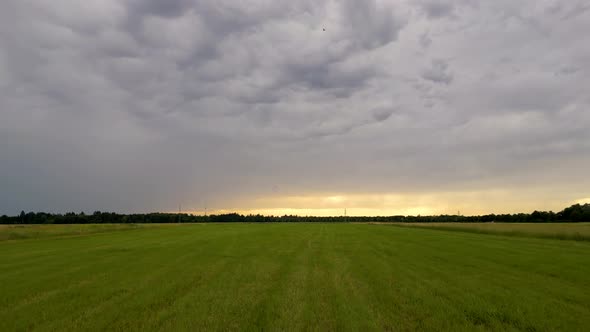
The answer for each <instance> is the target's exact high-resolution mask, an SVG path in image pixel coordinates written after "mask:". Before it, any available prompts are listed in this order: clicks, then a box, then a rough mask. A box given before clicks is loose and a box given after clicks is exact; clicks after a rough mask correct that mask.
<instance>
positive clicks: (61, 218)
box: [0, 204, 590, 224]
mask: <svg viewBox="0 0 590 332" xmlns="http://www.w3.org/2000/svg"><path fill="white" fill-rule="evenodd" d="M208 222H212V223H226V222H252V223H265V222H463V223H473V222H504V223H550V222H590V204H584V205H581V204H576V205H572V206H570V207H568V208H565V209H564V210H563V211H560V212H557V213H554V212H552V211H549V212H545V211H535V212H533V213H517V214H488V215H481V216H460V215H438V216H387V217H351V216H349V217H345V216H341V217H313V216H294V215H284V216H263V215H259V214H257V215H241V214H237V213H229V214H220V215H208V216H203V215H193V214H186V213H147V214H119V213H114V212H101V211H96V212H94V213H92V214H85V213H84V212H80V213H75V212H69V213H65V214H59V213H45V212H37V213H35V212H28V213H26V212H24V211H22V212H21V213H20V214H19V215H17V216H6V215H3V216H0V224H103V223H115V224H117V223H138V224H139V223H208Z"/></svg>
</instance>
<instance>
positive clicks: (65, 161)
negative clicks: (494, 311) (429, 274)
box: [0, 0, 590, 214]
mask: <svg viewBox="0 0 590 332" xmlns="http://www.w3.org/2000/svg"><path fill="white" fill-rule="evenodd" d="M0 9H1V10H0V161H1V162H0V174H1V175H0V188H1V189H0V214H1V213H16V212H19V211H20V210H21V209H25V210H47V211H56V212H59V211H67V210H87V211H89V210H93V209H101V210H115V211H120V212H131V211H137V212H141V211H158V210H174V209H175V207H177V206H178V204H183V205H185V206H189V207H190V206H192V207H194V209H197V208H198V207H202V206H204V205H208V206H209V207H210V208H211V209H218V210H221V209H224V208H228V209H229V208H235V209H241V210H256V209H278V208H280V209H289V208H292V209H304V208H305V206H301V205H300V204H299V203H296V202H295V201H293V200H291V199H289V197H308V198H309V199H311V198H313V197H316V198H317V197H333V196H338V195H344V196H346V197H349V200H348V201H347V204H348V205H355V204H356V206H357V208H358V209H363V208H364V209H377V210H379V209H380V210H381V211H394V209H398V211H402V210H403V209H406V210H403V211H413V210H411V209H412V207H421V208H422V209H423V210H424V209H430V210H432V211H433V212H437V211H442V210H444V209H446V208H443V207H444V206H452V205H457V204H454V203H452V201H453V200H452V199H449V198H447V197H449V196H448V195H449V194H448V193H474V192H477V193H485V192H487V191H490V192H492V191H493V192H502V193H503V194H502V195H504V196H503V197H506V199H507V200H510V201H511V202H524V201H525V199H524V198H522V197H523V196H526V197H528V198H526V202H527V203H522V204H523V206H526V207H525V208H526V209H528V208H529V207H531V208H532V207H533V206H536V205H538V207H537V208H538V209H543V208H544V207H545V206H549V207H551V208H555V206H557V205H558V204H562V203H563V204H565V203H568V202H571V201H575V200H579V199H582V198H583V197H588V196H589V195H590V193H589V192H588V191H587V189H585V187H584V183H583V182H584V179H585V178H586V177H587V169H590V153H589V152H590V130H589V129H590V112H589V111H588V106H589V104H590V94H589V93H588V88H587V87H588V86H590V80H589V77H590V75H589V72H588V70H589V68H590V60H589V59H590V44H588V43H587V41H586V37H585V36H586V34H585V32H586V31H589V30H590V6H587V5H586V4H585V2H584V1H581V0H580V1H568V2H567V3H565V2H562V1H550V0H546V1H532V0H530V1H524V0H520V1H508V0H501V1H493V2H484V1H476V0H448V1H442V0H440V1H439V0H424V1H393V0H391V1H385V0H380V1H377V0H370V1H352V0H345V1H306V0H296V1H290V2H288V3H284V2H277V1H267V0H257V1H251V2H248V3H245V2H238V1H230V0H221V1H193V0H174V1H157V0H149V1H139V0H126V1H123V0H117V1H115V0H100V1H98V0H90V1H84V2H80V1H73V0H60V1H51V2H49V1H34V2H28V1H17V0H8V1H4V2H2V4H1V5H0ZM532 191H534V192H537V193H538V192H542V193H544V194H542V195H541V194H530V193H531V192H532ZM445 193H447V194H445ZM527 193H528V194H527ZM367 195H369V196H367ZM371 195H377V196H379V197H394V196H395V197H397V196H396V195H405V196H406V197H429V198H428V200H426V201H425V202H426V203H423V202H422V200H421V199H418V198H416V202H409V201H403V200H402V201H387V200H386V202H389V203H388V204H386V205H379V204H377V205H375V204H370V202H369V201H367V200H366V199H365V198H366V197H372V196H371ZM453 195H459V194H453ZM482 195H483V194H482ZM361 196H362V197H365V198H362V197H361ZM276 197H281V202H282V203H281V204H278V203H277V204H275V203H272V202H274V201H273V200H274V199H276ZM354 197H356V199H353V198H354ZM453 197H454V196H453ZM462 197H463V196H462ZM469 197H472V200H471V201H472V202H473V203H469V205H470V206H472V207H474V206H478V208H477V209H476V208H473V211H476V210H477V212H494V211H497V210H500V209H502V206H503V205H502V204H506V203H502V200H501V199H494V200H486V199H485V198H481V197H482V196H481V195H479V194H477V195H476V194H473V195H471V196H469ZM519 197H520V199H521V200H519ZM319 200H320V201H321V199H319ZM353 200H356V201H357V203H354V202H352V201H353ZM461 200H467V201H469V200H468V199H467V196H465V197H463V198H462V199H461ZM303 201H305V200H303ZM316 201H317V200H316ZM363 202H364V203H363ZM445 202H451V203H448V204H447V203H445ZM482 202H484V203H485V204H482ZM307 204H308V206H310V208H311V209H340V208H341V207H334V206H328V207H326V206H323V205H321V204H319V205H318V204H312V203H311V201H308V203H307ZM359 204H360V205H363V204H364V207H363V206H360V205H359ZM486 204H488V205H489V208H486ZM511 204H512V203H511ZM404 205H405V206H406V207H404ZM513 205H514V206H517V205H518V203H514V204H513ZM511 206H512V205H511ZM448 208H449V209H454V207H448ZM464 209H469V207H465V208H464ZM510 209H512V208H510ZM318 211H319V210H318ZM367 211H368V210H367Z"/></svg>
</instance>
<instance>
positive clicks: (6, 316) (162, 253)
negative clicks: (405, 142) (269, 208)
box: [0, 223, 590, 331]
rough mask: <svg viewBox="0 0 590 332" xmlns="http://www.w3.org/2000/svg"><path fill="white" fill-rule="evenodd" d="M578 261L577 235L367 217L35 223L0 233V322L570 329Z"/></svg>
mask: <svg viewBox="0 0 590 332" xmlns="http://www.w3.org/2000/svg"><path fill="white" fill-rule="evenodd" d="M78 227H82V226H78ZM84 227H85V226H84ZM90 227H92V226H90ZM47 231H48V232H50V231H51V230H50V229H48V230H47ZM588 263H590V243H588V242H583V241H563V240H551V239H537V238H521V237H506V236H490V235H486V234H475V233H464V232H444V231H438V230H430V229H421V228H406V227H389V226H385V225H368V224H303V223H297V224H194V225H182V226H177V227H172V226H171V227H139V228H136V229H135V230H132V231H109V232H103V233H92V232H89V233H86V234H84V233H83V234H82V235H78V236H66V237H63V236H62V237H43V236H41V237H39V238H29V239H23V240H11V241H2V242H0V294H1V295H2V296H1V297H0V331H22V330H40V331H50V330H51V331H56V330H59V331H71V330H88V331H96V330H111V331H155V330H164V331H183V330H184V331H194V330H207V331H210V330H214V331H215V330H224V331H225V330H270V331H288V330H316V331H333V330H354V331H359V330H361V331H364V330H380V331H383V330H395V331H413V330H431V331H434V330H436V331H441V330H442V331H478V330H480V331H481V330H497V331H504V330H524V331H556V330H561V331H583V330H587V327H588V326H590V279H589V278H588V276H589V275H590V264H588Z"/></svg>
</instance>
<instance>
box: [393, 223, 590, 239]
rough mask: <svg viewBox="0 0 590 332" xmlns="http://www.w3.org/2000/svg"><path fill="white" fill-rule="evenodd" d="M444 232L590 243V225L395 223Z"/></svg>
mask: <svg viewBox="0 0 590 332" xmlns="http://www.w3.org/2000/svg"><path fill="white" fill-rule="evenodd" d="M394 225H396V226H403V227H420V228H428V229H436V230H444V231H458V232H469V233H479V234H496V235H505V236H521V237H535V238H544V239H556V240H575V241H590V223H395V224H394Z"/></svg>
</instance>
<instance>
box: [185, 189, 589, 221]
mask: <svg viewBox="0 0 590 332" xmlns="http://www.w3.org/2000/svg"><path fill="white" fill-rule="evenodd" d="M578 197H579V196H578ZM587 202H590V198H582V199H577V198H575V197H571V198H570V199H568V198H566V199H555V198H554V197H552V196H551V195H550V194H548V193H546V192H537V191H534V190H529V191H523V190H521V191H518V192H517V191H510V190H487V191H469V192H437V193H384V194H345V193H329V194H310V195H298V196H295V195H292V196H289V195H286V196H272V197H264V196H261V197H254V198H245V199H243V200H241V201H240V202H239V203H238V204H235V206H232V207H223V208H217V209H215V208H212V209H210V210H209V211H208V213H210V214H223V213H232V212H237V213H241V214H245V215H247V214H262V215H301V216H343V215H344V214H345V209H346V215H348V216H391V215H439V214H451V215H454V214H457V213H459V214H462V215H477V214H488V213H496V214H502V213H520V212H527V213H530V212H532V211H534V210H553V211H560V210H562V209H563V208H565V207H567V206H569V205H571V204H575V203H581V204H583V203H587ZM191 212H192V213H194V214H204V213H205V211H203V210H200V211H191Z"/></svg>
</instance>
